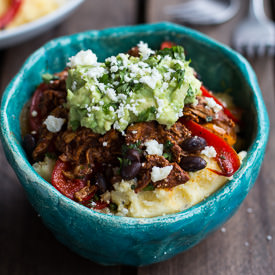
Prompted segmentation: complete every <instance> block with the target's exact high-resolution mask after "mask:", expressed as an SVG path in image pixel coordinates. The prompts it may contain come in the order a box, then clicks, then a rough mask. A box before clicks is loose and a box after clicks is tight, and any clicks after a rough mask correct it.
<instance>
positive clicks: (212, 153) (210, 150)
mask: <svg viewBox="0 0 275 275" xmlns="http://www.w3.org/2000/svg"><path fill="white" fill-rule="evenodd" d="M201 154H203V155H205V156H207V157H208V158H214V157H216V155H217V152H216V150H215V148H214V147H213V146H206V147H205V148H204V149H203V150H202V151H201Z"/></svg>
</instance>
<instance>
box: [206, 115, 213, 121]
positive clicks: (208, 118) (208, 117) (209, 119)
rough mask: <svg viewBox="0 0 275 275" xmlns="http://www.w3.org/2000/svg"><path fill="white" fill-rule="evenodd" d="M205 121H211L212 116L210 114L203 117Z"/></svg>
mask: <svg viewBox="0 0 275 275" xmlns="http://www.w3.org/2000/svg"><path fill="white" fill-rule="evenodd" d="M205 120H206V121H207V122H211V121H212V120H213V117H212V116H207V117H206V119H205Z"/></svg>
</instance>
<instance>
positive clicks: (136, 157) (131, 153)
mask: <svg viewBox="0 0 275 275" xmlns="http://www.w3.org/2000/svg"><path fill="white" fill-rule="evenodd" d="M125 158H127V159H129V160H130V161H133V162H135V161H137V162H140V152H139V151H138V150H135V149H130V150H128V151H127V152H126V155H125Z"/></svg>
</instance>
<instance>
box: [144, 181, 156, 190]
mask: <svg viewBox="0 0 275 275" xmlns="http://www.w3.org/2000/svg"><path fill="white" fill-rule="evenodd" d="M142 190H143V191H153V190H155V187H154V185H153V184H152V183H149V184H148V185H147V186H145V187H144V188H143V189H142Z"/></svg>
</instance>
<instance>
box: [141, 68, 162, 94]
mask: <svg viewBox="0 0 275 275" xmlns="http://www.w3.org/2000/svg"><path fill="white" fill-rule="evenodd" d="M161 79H162V75H161V74H160V72H159V71H158V70H157V69H156V68H153V70H152V74H151V75H145V76H143V77H141V78H140V80H139V81H140V83H144V84H147V85H148V86H149V87H150V88H152V89H155V88H156V85H157V83H158V81H160V80H161Z"/></svg>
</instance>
